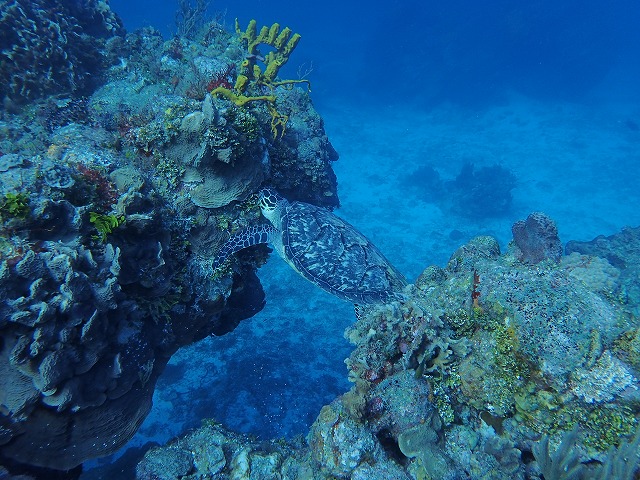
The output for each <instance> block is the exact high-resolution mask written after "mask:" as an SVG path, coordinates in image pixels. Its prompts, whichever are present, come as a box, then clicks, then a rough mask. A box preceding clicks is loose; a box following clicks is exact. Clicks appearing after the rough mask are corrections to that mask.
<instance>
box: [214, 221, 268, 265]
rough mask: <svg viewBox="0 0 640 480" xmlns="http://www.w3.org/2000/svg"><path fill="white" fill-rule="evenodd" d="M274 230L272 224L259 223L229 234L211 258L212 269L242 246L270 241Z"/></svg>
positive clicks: (242, 247)
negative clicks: (213, 257)
mask: <svg viewBox="0 0 640 480" xmlns="http://www.w3.org/2000/svg"><path fill="white" fill-rule="evenodd" d="M275 232H276V229H275V228H274V227H273V226H272V225H268V224H260V225H253V226H251V227H249V228H247V229H246V230H242V231H241V232H238V233H235V234H234V235H231V237H229V240H227V241H226V242H225V244H224V245H223V246H222V248H221V249H220V250H219V251H218V254H217V255H216V258H215V259H214V260H213V264H212V267H213V270H217V269H218V268H219V267H220V266H221V265H222V264H223V263H224V262H225V260H226V259H227V258H229V256H230V255H232V254H234V253H236V252H238V251H240V250H242V249H244V248H247V247H251V246H253V245H258V244H260V243H270V242H271V241H272V238H273V234H274V233H275Z"/></svg>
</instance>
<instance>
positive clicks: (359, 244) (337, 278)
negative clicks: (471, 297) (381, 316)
mask: <svg viewBox="0 0 640 480" xmlns="http://www.w3.org/2000/svg"><path fill="white" fill-rule="evenodd" d="M282 247H283V251H284V254H285V257H286V258H285V259H286V260H287V261H288V262H289V264H290V265H291V266H292V267H293V268H294V269H296V270H297V271H298V272H299V273H300V274H301V275H302V276H303V277H305V278H306V279H307V280H309V281H311V282H313V283H315V284H316V285H318V286H319V287H320V288H322V289H324V290H326V291H327V292H329V293H332V294H333V295H335V296H337V297H339V298H342V299H344V300H348V301H350V302H353V303H361V304H366V303H376V302H384V301H386V300H389V299H394V298H397V297H398V293H399V292H400V291H401V290H402V288H403V287H404V286H405V285H406V284H407V282H406V280H405V278H404V277H403V276H402V274H401V273H400V272H398V270H396V269H395V267H394V266H393V265H391V263H390V262H389V261H388V260H387V259H386V258H385V257H384V255H382V253H381V252H380V251H379V250H378V249H377V248H376V247H375V246H374V245H373V244H372V243H371V242H370V241H369V239H367V237H365V236H364V235H363V234H362V233H360V232H359V231H358V230H356V229H355V228H354V227H353V226H351V225H350V224H349V223H347V222H345V221H344V220H342V219H341V218H339V217H337V216H335V215H334V214H332V213H331V212H329V211H328V210H325V209H323V208H320V207H316V206H314V205H309V204H307V203H302V202H292V203H291V204H290V205H289V208H288V209H287V210H286V213H284V215H283V216H282Z"/></svg>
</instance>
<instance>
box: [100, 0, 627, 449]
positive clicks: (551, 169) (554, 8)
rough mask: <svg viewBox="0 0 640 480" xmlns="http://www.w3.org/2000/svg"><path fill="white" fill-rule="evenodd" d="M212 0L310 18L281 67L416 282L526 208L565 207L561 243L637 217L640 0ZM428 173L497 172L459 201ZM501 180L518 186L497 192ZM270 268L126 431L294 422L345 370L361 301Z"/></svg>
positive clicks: (115, 0) (155, 6) (275, 428)
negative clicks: (304, 92) (240, 317)
mask: <svg viewBox="0 0 640 480" xmlns="http://www.w3.org/2000/svg"><path fill="white" fill-rule="evenodd" d="M110 5H111V7H112V9H113V10H114V11H115V12H117V13H118V14H119V15H120V17H121V18H122V19H123V21H124V24H125V27H126V28H127V30H129V31H131V30H134V29H136V28H140V27H143V26H147V25H151V26H153V27H155V28H157V29H158V30H160V31H161V32H162V33H163V35H164V37H165V38H166V39H170V38H171V35H172V34H173V32H175V28H176V27H175V22H174V17H175V11H176V7H177V6H176V4H175V3H173V2H169V1H165V2H157V1H150V0H126V1H125V0H111V2H110ZM210 15H211V17H212V18H217V19H219V20H220V21H221V22H223V23H224V25H226V27H227V28H229V29H232V28H233V23H234V19H235V18H238V20H239V22H240V25H241V26H242V27H243V28H244V27H245V26H246V24H247V23H248V22H249V20H251V19H256V20H257V21H258V24H259V25H270V24H271V23H273V22H279V23H280V24H281V25H283V26H285V25H286V26H289V27H291V28H292V29H293V30H294V31H295V32H298V33H300V34H301V35H302V40H301V42H300V44H299V46H298V47H297V48H296V51H295V54H294V55H293V56H292V59H291V60H290V62H289V64H288V65H287V66H286V69H287V70H286V71H287V72H289V74H288V75H287V74H286V73H285V74H283V76H284V77H287V78H289V77H291V78H296V74H297V72H302V73H307V74H308V78H309V79H310V81H311V85H312V90H311V97H312V99H313V102H314V105H315V107H316V108H317V110H318V111H319V113H320V114H321V115H322V117H323V119H324V122H325V128H326V131H327V134H328V136H329V139H330V141H331V142H332V144H333V146H334V147H335V148H336V150H337V151H338V153H339V154H340V159H339V160H338V161H337V162H336V163H335V164H334V170H335V171H336V174H337V177H338V184H339V196H340V200H341V208H340V209H338V210H337V211H336V213H337V214H339V215H340V216H342V217H343V218H346V219H347V220H348V221H349V222H350V223H352V224H353V225H356V226H357V227H358V228H359V229H360V230H362V231H363V233H365V234H366V235H367V236H368V237H369V238H371V239H372V240H373V242H374V243H376V244H377V245H378V246H379V248H380V249H381V250H382V251H383V253H384V254H385V255H387V256H388V257H389V258H390V260H391V261H392V262H393V263H394V264H395V265H396V266H397V267H398V268H399V269H400V270H402V271H403V273H405V274H406V275H407V277H408V278H409V279H410V280H411V281H412V280H414V279H415V278H416V277H417V276H418V275H419V274H420V272H421V271H422V270H423V269H424V268H425V267H427V266H429V265H432V264H437V265H441V266H442V265H445V264H446V262H447V260H448V258H449V256H450V255H451V254H452V253H453V252H454V251H455V249H456V248H457V247H458V246H459V245H461V244H463V243H465V242H466V241H467V240H468V239H470V238H473V237H475V236H477V235H493V236H495V237H496V238H498V239H499V241H500V244H501V247H503V248H506V246H507V244H508V242H509V241H510V239H511V225H512V224H513V223H514V222H515V221H516V220H518V219H523V218H525V217H526V216H527V215H528V213H530V212H532V211H543V212H545V213H547V214H548V215H549V216H550V217H551V218H553V219H554V220H555V221H556V222H557V224H558V228H559V232H560V237H561V239H562V241H563V242H566V241H569V240H572V239H574V240H591V239H593V238H594V237H596V236H597V235H600V234H604V235H611V234H613V233H615V232H618V231H619V230H620V229H621V228H622V227H624V226H638V225H640V211H639V209H638V205H640V189H639V188H638V178H639V177H640V29H639V28H638V25H640V3H639V2H637V1H632V0H620V1H617V2H604V1H595V0H587V1H576V0H567V1H562V2H558V1H550V0H546V1H545V0H541V1H528V2H524V1H519V2H518V1H516V2H514V1H508V0H489V1H484V2H472V1H468V0H467V1H463V0H453V1H449V2H436V1H430V0H427V1H400V2H398V1H396V2H370V1H367V2H365V1H351V2H348V1H347V2H337V1H334V0H331V1H323V2H288V1H286V0H285V1H280V2H273V1H266V0H265V1H251V0H248V1H246V2H223V1H213V2H212V4H211V6H210ZM469 165H471V170H469ZM465 168H466V170H465ZM491 168H496V169H495V170H493V171H492V170H491ZM482 172H484V173H483V174H485V175H486V177H484V178H480V177H479V175H480V173H482ZM491 172H494V173H495V174H496V175H498V176H499V175H504V178H502V179H499V178H496V177H495V176H493V175H492V174H491ZM434 176H438V178H440V179H441V180H442V181H443V182H444V183H445V184H446V183H447V182H453V183H452V184H454V185H458V186H459V187H460V188H461V189H464V187H465V181H467V180H468V179H469V177H472V178H474V179H475V180H476V181H485V182H487V185H486V190H485V191H484V193H483V192H480V194H478V195H477V197H475V198H473V199H472V204H471V205H472V206H471V207H468V208H467V209H465V210H463V211H456V209H455V208H444V206H443V204H442V202H440V203H439V202H438V201H436V200H435V197H436V196H437V195H438V194H439V193H438V192H435V191H433V192H431V193H430V192H429V189H428V188H427V189H425V188H418V186H422V187H424V186H425V185H427V186H428V185H429V182H430V181H432V180H433V178H434ZM456 182H457V183H456ZM500 182H507V183H509V185H508V186H507V187H505V186H504V184H501V183H500ZM501 187H504V188H508V191H510V192H511V193H512V201H510V202H509V204H508V205H503V204H500V205H498V204H497V203H496V200H495V199H494V198H492V196H491V195H489V194H488V192H492V191H495V189H500V188H501ZM448 206H449V207H451V205H448ZM259 275H260V278H261V280H262V282H263V284H264V286H265V290H266V294H267V306H266V307H265V309H264V310H263V311H262V312H261V313H260V314H258V315H257V316H256V317H254V318H252V319H250V320H247V321H244V322H242V324H241V325H240V326H239V327H238V328H237V329H236V330H235V331H233V332H232V333H230V334H228V335H225V336H223V337H219V338H210V339H206V340H204V341H202V342H200V343H198V344H196V345H193V346H191V347H189V348H187V349H185V350H183V351H180V352H178V354H177V355H176V356H175V357H174V359H173V360H172V361H171V362H170V364H169V365H168V367H167V369H166V371H165V373H164V375H163V377H162V378H161V379H160V381H159V383H158V389H157V391H156V394H155V396H154V407H153V411H152V413H151V415H150V416H149V417H148V418H147V421H146V422H145V423H144V425H143V426H142V428H141V430H140V432H139V433H138V435H137V436H136V437H135V438H134V440H132V445H133V446H140V445H143V444H144V443H145V442H148V441H155V442H166V441H167V440H169V439H170V438H171V437H173V436H175V435H178V434H179V433H181V432H183V431H184V430H186V429H188V428H191V427H194V426H197V425H199V423H200V421H201V420H202V419H204V418H215V419H216V420H219V421H221V422H223V423H224V424H225V425H226V426H228V427H230V428H232V429H235V430H238V431H242V432H251V433H254V434H256V435H258V436H260V437H263V438H274V437H279V436H285V437H288V438H291V437H293V436H295V435H298V434H305V433H306V432H307V430H308V427H309V425H310V424H311V423H312V422H313V420H314V419H315V417H316V416H317V413H318V411H319V410H320V408H321V407H322V405H324V404H326V403H328V402H330V401H331V400H332V399H333V398H335V396H336V395H338V394H340V393H342V392H345V391H347V390H348V389H349V388H350V384H349V382H348V381H347V379H346V378H347V371H346V367H345V365H344V363H343V360H344V358H346V357H347V356H348V355H349V353H350V348H351V347H350V345H349V344H348V342H347V341H346V340H345V339H343V331H344V329H345V328H346V327H347V326H348V325H349V324H351V323H352V322H353V321H355V317H354V313H353V307H352V305H349V304H345V303H344V302H341V301H339V300H336V299H334V298H332V297H331V296H330V295H328V294H326V293H324V292H322V291H320V290H319V289H317V288H316V287H314V286H313V285H311V284H310V283H308V282H306V281H304V280H303V279H302V278H300V277H299V276H297V275H296V274H295V273H294V272H292V271H291V270H290V269H289V268H288V266H287V265H286V264H285V263H284V262H283V261H281V260H280V259H279V258H276V256H275V255H272V256H271V258H270V261H269V263H268V264H267V265H266V266H265V267H263V268H262V269H261V270H260V273H259Z"/></svg>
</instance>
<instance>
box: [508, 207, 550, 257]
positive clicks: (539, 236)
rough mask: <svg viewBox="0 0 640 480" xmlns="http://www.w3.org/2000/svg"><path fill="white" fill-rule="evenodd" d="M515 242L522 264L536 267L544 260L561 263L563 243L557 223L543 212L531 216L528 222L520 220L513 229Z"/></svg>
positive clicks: (527, 219) (517, 254)
mask: <svg viewBox="0 0 640 480" xmlns="http://www.w3.org/2000/svg"><path fill="white" fill-rule="evenodd" d="M511 231H512V233H513V240H514V242H515V245H516V247H518V250H519V251H518V252H517V253H516V256H517V257H518V259H519V260H520V261H521V262H524V263H528V264H531V265H535V264H537V263H540V262H542V261H544V260H552V261H554V262H559V261H560V257H561V256H562V243H561V242H560V238H559V237H558V227H556V223H555V222H554V221H553V220H552V219H551V218H549V217H548V216H547V215H545V214H544V213H542V212H533V213H531V214H529V216H528V217H527V218H526V220H518V221H517V222H516V223H514V224H513V226H512V227H511Z"/></svg>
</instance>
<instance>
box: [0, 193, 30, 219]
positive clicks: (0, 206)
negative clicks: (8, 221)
mask: <svg viewBox="0 0 640 480" xmlns="http://www.w3.org/2000/svg"><path fill="white" fill-rule="evenodd" d="M29 212H30V209H29V196H28V195H27V194H25V193H11V192H8V193H6V194H5V195H4V199H3V200H2V203H0V215H4V216H6V217H10V218H18V219H25V218H26V217H27V216H28V215H29Z"/></svg>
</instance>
